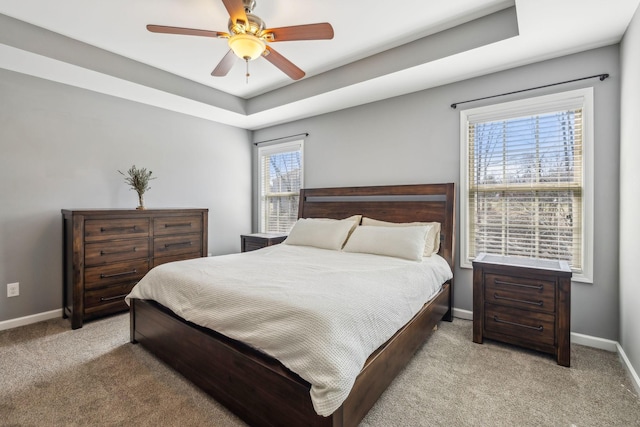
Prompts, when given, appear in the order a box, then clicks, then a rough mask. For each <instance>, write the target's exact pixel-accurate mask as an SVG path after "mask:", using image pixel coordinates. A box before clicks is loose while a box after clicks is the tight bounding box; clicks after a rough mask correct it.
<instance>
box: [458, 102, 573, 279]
mask: <svg viewBox="0 0 640 427" xmlns="http://www.w3.org/2000/svg"><path fill="white" fill-rule="evenodd" d="M467 132H468V143H469V147H468V153H469V162H468V167H469V171H468V179H469V182H468V186H469V187H468V188H469V192H468V197H469V200H468V206H469V208H468V209H469V218H470V221H469V257H470V259H473V258H474V257H475V256H476V255H478V254H479V253H480V252H487V253H493V254H500V255H514V256H525V257H535V258H543V259H560V260H566V261H568V262H569V264H570V265H571V266H572V268H574V269H576V270H581V268H582V252H581V251H582V246H583V245H582V219H583V215H582V213H583V121H582V108H570V109H562V110H558V111H550V112H545V113H542V114H535V115H527V116H522V117H512V118H507V119H499V120H491V119H488V120H487V119H485V120H479V119H477V118H476V119H473V118H470V119H469V121H468V130H467Z"/></svg>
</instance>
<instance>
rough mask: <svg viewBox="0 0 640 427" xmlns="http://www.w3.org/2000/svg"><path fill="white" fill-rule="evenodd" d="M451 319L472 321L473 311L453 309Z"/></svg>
mask: <svg viewBox="0 0 640 427" xmlns="http://www.w3.org/2000/svg"><path fill="white" fill-rule="evenodd" d="M453 317H457V318H458V319H464V320H473V311H469V310H463V309H461V308H455V307H454V308H453Z"/></svg>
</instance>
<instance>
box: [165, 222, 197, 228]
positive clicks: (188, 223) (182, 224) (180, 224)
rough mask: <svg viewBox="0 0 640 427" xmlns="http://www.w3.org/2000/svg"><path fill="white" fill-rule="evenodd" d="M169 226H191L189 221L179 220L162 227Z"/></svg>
mask: <svg viewBox="0 0 640 427" xmlns="http://www.w3.org/2000/svg"><path fill="white" fill-rule="evenodd" d="M169 227H191V223H190V222H179V223H176V224H165V225H164V228H169Z"/></svg>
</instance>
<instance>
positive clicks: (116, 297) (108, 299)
mask: <svg viewBox="0 0 640 427" xmlns="http://www.w3.org/2000/svg"><path fill="white" fill-rule="evenodd" d="M127 295H128V294H121V295H116V296H115V297H106V298H105V297H100V302H106V301H113V300H115V299H120V298H124V297H126V296H127Z"/></svg>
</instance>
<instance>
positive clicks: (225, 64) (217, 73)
mask: <svg viewBox="0 0 640 427" xmlns="http://www.w3.org/2000/svg"><path fill="white" fill-rule="evenodd" d="M236 58H237V56H236V54H235V53H233V51H232V50H231V49H229V52H227V54H226V55H225V56H224V57H223V58H222V59H221V60H220V62H219V63H218V65H216V68H214V70H213V71H212V72H211V75H212V76H214V77H224V76H226V75H227V74H228V73H229V70H231V67H233V64H235V63H236Z"/></svg>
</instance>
